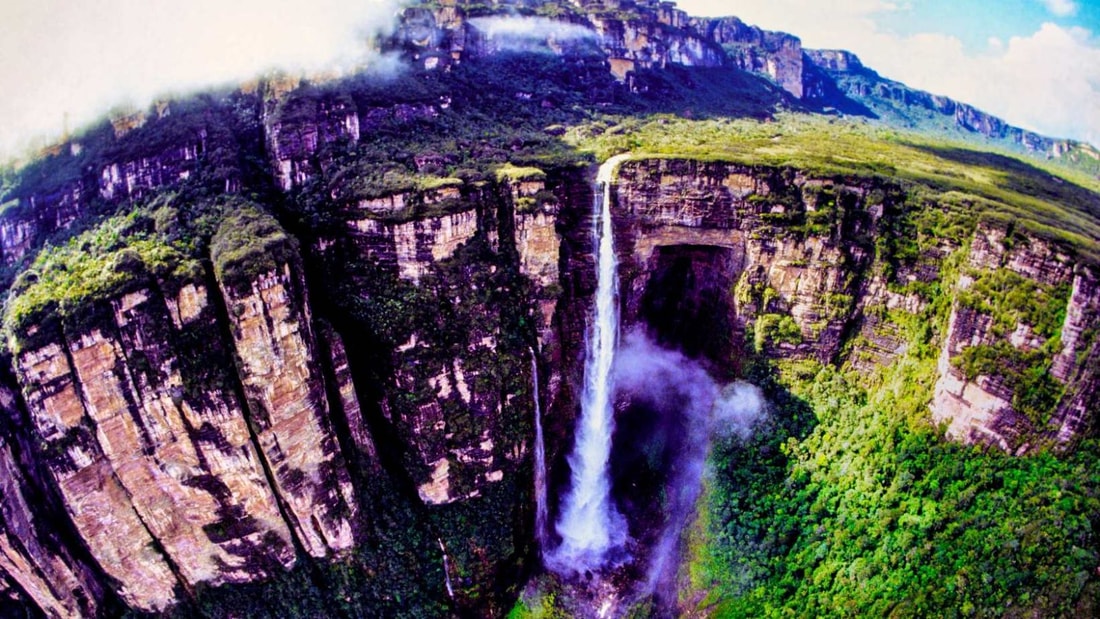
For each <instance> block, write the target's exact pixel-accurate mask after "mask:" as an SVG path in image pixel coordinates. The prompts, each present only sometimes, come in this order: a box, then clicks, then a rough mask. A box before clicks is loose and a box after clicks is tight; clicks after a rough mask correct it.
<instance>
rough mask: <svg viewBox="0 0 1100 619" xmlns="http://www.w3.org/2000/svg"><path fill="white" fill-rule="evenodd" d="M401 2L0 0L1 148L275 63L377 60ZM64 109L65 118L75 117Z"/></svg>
mask: <svg viewBox="0 0 1100 619" xmlns="http://www.w3.org/2000/svg"><path fill="white" fill-rule="evenodd" d="M397 6H398V5H397V2H396V1H395V0H316V1H315V2H309V3H302V2H296V1H294V0H262V1H261V0H234V1H233V2H224V1H218V0H187V1H186V2H180V1H179V0H101V1H96V2H69V1H65V0H12V1H9V2H3V3H0V24H2V26H0V27H2V28H3V36H0V57H3V58H4V62H3V63H0V91H2V92H3V93H4V96H3V97H0V118H3V119H4V122H3V123H2V124H0V158H6V157H8V156H11V155H14V154H16V152H17V150H18V149H21V148H25V147H27V146H29V145H30V144H31V143H32V142H33V141H35V140H36V139H57V138H58V137H60V135H61V134H62V132H63V128H64V127H65V125H66V124H67V125H68V129H69V130H73V129H76V128H79V127H81V126H83V125H85V124H86V123H88V122H91V121H93V120H95V119H96V118H98V117H100V116H102V115H103V114H104V113H106V112H107V111H108V110H110V109H112V108H117V107H131V108H139V109H140V108H144V107H145V106H147V105H148V104H149V103H150V102H151V101H152V100H154V99H155V98H157V97H160V96H163V95H166V94H173V93H177V94H178V93H186V92H189V91H193V90H196V89H201V88H209V87H212V86H218V85H221V84H226V83H236V82H240V81H245V80H248V79H251V78H253V77H256V76H258V75H260V74H261V73H264V72H267V71H272V70H283V71H288V72H334V73H339V72H342V71H346V70H348V69H350V68H353V67H357V66H361V65H362V64H364V63H366V62H368V61H369V60H370V59H371V54H370V50H369V46H368V40H369V39H370V38H371V37H372V35H375V34H377V33H380V32H388V31H391V30H392V28H393V26H394V24H395V15H396V11H397ZM66 118H67V123H66Z"/></svg>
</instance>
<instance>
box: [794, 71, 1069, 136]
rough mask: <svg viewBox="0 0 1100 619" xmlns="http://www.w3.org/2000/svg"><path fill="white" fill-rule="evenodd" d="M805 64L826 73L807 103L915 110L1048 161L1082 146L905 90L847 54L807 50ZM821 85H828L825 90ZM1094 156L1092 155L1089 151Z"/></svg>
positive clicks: (807, 83) (810, 86) (813, 80)
mask: <svg viewBox="0 0 1100 619" xmlns="http://www.w3.org/2000/svg"><path fill="white" fill-rule="evenodd" d="M805 62H806V64H807V65H812V66H813V67H814V68H817V69H820V70H821V71H823V73H822V74H820V75H815V74H814V73H813V72H807V73H806V79H805V80H804V84H803V92H804V93H805V97H806V100H807V101H809V102H818V103H820V104H824V105H835V106H837V107H843V104H840V103H838V102H836V101H835V100H833V99H834V97H831V96H829V93H832V92H834V91H838V92H839V93H840V95H841V96H842V97H850V98H852V99H854V100H856V101H860V102H867V105H868V106H869V107H870V109H871V110H874V109H875V108H876V102H877V101H881V100H885V101H888V102H893V103H895V104H901V105H904V106H912V107H916V108H920V109H922V110H926V111H928V112H932V113H935V114H939V115H941V116H943V117H945V119H947V120H948V121H949V122H951V123H953V124H954V125H955V126H957V127H958V128H959V129H961V130H963V131H965V132H970V133H976V134H979V135H982V136H984V137H986V138H989V139H994V140H1002V141H1005V142H1008V143H1010V144H1013V145H1016V146H1018V147H1021V148H1023V149H1025V150H1027V151H1029V152H1032V153H1036V154H1040V155H1044V156H1047V157H1061V156H1063V155H1064V154H1066V153H1067V152H1069V151H1076V150H1078V149H1080V147H1081V145H1078V144H1076V143H1073V142H1071V141H1067V140H1056V139H1052V138H1048V137H1045V136H1041V135H1039V134H1037V133H1033V132H1031V131H1026V130H1024V129H1020V128H1019V127H1013V126H1012V125H1009V124H1008V123H1006V122H1005V121H1003V120H1001V119H1000V118H997V117H996V116H993V115H991V114H988V113H986V112H983V111H981V110H979V109H977V108H975V107H973V106H971V105H967V104H966V103H961V102H958V101H955V100H954V99H950V98H948V97H944V96H940V95H934V94H931V93H929V92H925V91H923V90H916V89H913V88H910V87H908V86H906V85H905V84H902V83H899V82H895V81H892V80H889V79H885V78H883V77H881V76H879V74H878V73H876V72H874V71H872V70H871V69H869V68H867V67H866V66H864V65H863V63H862V62H860V60H859V58H858V57H856V56H855V54H852V53H851V52H847V51H844V50H806V52H805ZM822 81H825V82H827V84H823V83H822ZM1087 150H1091V149H1087Z"/></svg>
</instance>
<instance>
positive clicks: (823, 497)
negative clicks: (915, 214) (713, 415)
mask: <svg viewBox="0 0 1100 619" xmlns="http://www.w3.org/2000/svg"><path fill="white" fill-rule="evenodd" d="M947 262H948V263H950V262H951V261H950V260H948V261H947ZM948 268H950V267H948ZM1003 277H1004V275H1003V274H1000V273H993V274H989V277H988V278H987V281H989V282H993V281H995V280H998V279H999V278H1003ZM1033 292H1034V291H1033ZM1055 294H1057V295H1060V294H1061V293H1060V292H1056V293H1055ZM945 299H946V297H945V296H941V298H940V299H937V302H936V303H933V304H931V305H929V306H928V308H927V309H926V310H925V311H924V312H923V313H922V314H920V315H910V314H907V313H905V312H900V311H897V310H885V309H883V310H881V311H879V312H878V313H879V315H880V317H881V318H882V319H885V320H886V321H887V322H888V323H889V324H896V325H898V327H899V328H898V331H897V332H898V333H900V334H902V335H903V336H904V337H905V338H906V339H907V340H908V342H909V346H908V353H907V354H906V356H904V357H902V358H901V359H899V360H898V361H896V362H895V363H894V365H892V366H890V367H889V368H885V369H883V370H880V371H879V373H878V376H877V377H870V378H869V377H867V376H860V375H857V374H855V373H848V372H846V371H845V370H844V369H843V368H841V369H837V368H835V367H833V366H821V365H820V364H817V363H816V362H812V361H797V360H792V361H784V362H781V363H776V364H773V363H772V362H769V361H767V360H766V358H764V357H759V356H758V357H756V358H755V359H754V360H753V361H752V363H751V364H750V366H749V367H748V368H747V371H748V376H749V378H750V379H751V380H753V381H754V382H756V383H757V384H760V385H762V386H763V387H764V388H765V391H766V392H767V394H768V397H769V400H770V401H771V403H772V408H771V421H770V424H769V427H768V428H766V429H764V430H763V431H762V432H759V433H757V434H756V435H755V436H754V437H753V438H752V439H751V440H749V441H748V442H747V443H744V444H742V443H740V442H738V441H736V440H733V441H725V442H721V443H720V444H719V445H717V446H716V448H715V449H714V451H713V454H712V457H711V466H712V470H713V472H714V474H713V476H712V477H711V478H710V480H709V482H708V487H707V492H706V495H705V497H704V500H703V501H702V503H701V505H702V510H703V511H702V514H701V518H700V521H699V523H698V524H697V527H696V530H695V531H694V532H693V533H692V535H691V543H692V552H691V556H692V557H693V559H692V562H691V564H690V566H689V568H690V569H689V574H690V576H691V585H692V588H693V589H695V590H698V591H704V592H709V593H708V595H707V596H706V598H705V599H704V601H703V602H702V603H701V606H702V607H704V608H707V609H708V612H711V613H713V614H714V615H715V616H719V617H787V616H816V617H847V616H892V617H919V616H929V615H940V614H942V613H944V612H950V613H951V614H952V615H955V616H978V617H992V616H1032V615H1033V614H1037V615H1039V616H1083V615H1085V614H1089V613H1091V612H1094V609H1093V607H1092V604H1093V601H1094V600H1095V598H1096V595H1097V593H1098V592H1100V579H1098V578H1097V576H1096V572H1095V568H1096V565H1097V564H1098V563H1100V551H1098V548H1100V538H1098V537H1097V536H1096V533H1095V531H1094V528H1093V520H1094V517H1095V513H1097V510H1098V509H1100V474H1097V472H1096V471H1098V470H1100V466H1098V464H1100V444H1098V443H1096V442H1095V441H1086V442H1085V443H1083V444H1082V445H1081V446H1080V447H1079V448H1078V450H1077V451H1076V452H1075V453H1074V454H1073V455H1071V456H1059V455H1056V454H1054V453H1051V452H1045V451H1044V452H1040V453H1037V454H1034V455H1031V456H1027V457H1013V456H1009V455H1006V454H1003V453H1001V452H1000V451H999V450H985V449H982V448H980V447H967V446H963V445H958V444H953V443H949V442H944V441H943V440H942V439H941V438H940V433H939V431H938V430H937V429H936V428H935V427H932V426H931V425H930V424H929V421H928V419H929V415H928V403H929V401H930V399H931V396H932V387H933V385H934V382H935V378H936V363H937V355H938V350H939V347H938V346H935V345H930V344H931V343H932V342H936V341H939V340H941V339H942V337H943V335H944V334H943V329H944V327H945V324H946V318H947V312H948V311H949V310H950V304H949V303H948V302H945ZM1062 301H1063V302H1064V298H1063V299H1062ZM1013 307H1014V308H1015V310H1019V311H1025V310H1024V309H1023V308H1025V307H1029V306H1025V305H1024V304H1020V305H1017V306H1013ZM1041 322H1042V321H1036V323H1037V324H1039V323H1041ZM1055 339H1057V338H1055ZM1003 348H1005V350H999V351H998V352H997V353H995V354H993V355H992V356H993V357H997V356H998V355H1000V356H1001V357H1004V356H1006V355H1009V354H1010V350H1011V351H1015V349H1014V348H1013V347H1011V346H1007V345H1006V346H1005V347H1003ZM1009 349H1010V350H1009ZM967 350H968V351H970V350H974V349H967ZM1044 352H1045V353H1046V355H1047V358H1048V359H1049V353H1050V351H1044ZM1013 354H1015V353H1013ZM773 365H775V366H778V368H779V370H780V371H779V372H778V373H775V371H774V370H773V369H772V367H773ZM1041 370H1042V371H1041V372H1039V373H1036V372H1034V371H1030V370H1029V371H1025V372H1023V373H1022V374H1021V376H1020V378H1019V381H1018V384H1017V385H1016V386H1017V401H1016V402H1015V403H1014V404H1015V405H1016V406H1017V409H1018V410H1020V411H1021V412H1024V413H1025V414H1028V415H1036V414H1038V413H1039V412H1040V411H1041V412H1042V414H1043V415H1049V414H1050V411H1051V409H1052V405H1053V402H1056V401H1057V398H1058V397H1059V396H1060V395H1061V392H1060V391H1057V392H1056V393H1052V389H1054V388H1055V387H1057V388H1058V389H1060V386H1057V383H1054V384H1052V383H1051V381H1050V379H1049V376H1048V375H1047V374H1046V372H1045V368H1042V369H1041ZM808 413H810V414H808ZM1045 420H1046V418H1045V417H1043V418H1042V419H1036V421H1037V422H1045Z"/></svg>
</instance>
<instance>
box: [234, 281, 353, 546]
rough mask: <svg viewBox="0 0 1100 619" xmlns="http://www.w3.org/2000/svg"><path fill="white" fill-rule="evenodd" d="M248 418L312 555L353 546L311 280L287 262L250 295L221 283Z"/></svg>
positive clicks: (348, 492) (349, 500)
mask: <svg viewBox="0 0 1100 619" xmlns="http://www.w3.org/2000/svg"><path fill="white" fill-rule="evenodd" d="M222 291H223V295H224V297H225V301H226V306H227V309H228V311H229V316H230V323H231V329H232V333H233V343H234V346H235V349H236V356H237V359H238V369H239V372H240V378H241V383H242V386H243V388H244V396H245V400H246V401H247V406H248V410H249V420H250V421H251V422H252V424H253V425H254V428H255V429H254V432H255V433H256V439H257V442H258V443H259V445H260V448H261V450H262V451H263V456H264V460H265V462H266V465H265V466H266V467H267V468H268V469H269V470H270V472H271V476H272V478H273V485H274V490H275V492H276V493H277V494H278V495H279V498H280V500H281V501H282V503H283V510H284V515H285V516H286V518H287V520H288V522H289V524H290V526H291V529H292V530H293V532H294V534H295V536H296V538H297V539H298V540H299V542H300V543H301V544H302V546H303V547H304V548H305V550H306V552H308V553H309V554H310V555H312V556H314V557H323V556H325V555H327V554H329V553H330V552H331V551H339V550H345V549H347V548H350V547H351V546H352V544H353V543H354V541H355V537H354V534H353V528H352V521H353V519H354V517H355V515H356V512H357V503H356V501H355V497H354V493H353V492H352V488H351V481H350V480H349V478H348V472H347V469H346V468H345V467H344V465H343V462H342V456H341V453H340V449H339V445H338V444H337V440H336V436H335V434H334V432H333V426H332V420H331V418H330V415H329V404H328V399H327V396H326V393H325V385H324V382H323V378H322V376H321V372H320V365H319V363H318V356H317V343H316V340H315V339H314V335H313V331H312V325H311V317H310V313H309V302H308V300H307V298H306V296H305V282H304V281H303V280H302V279H301V274H300V273H298V272H295V270H294V269H292V267H291V265H289V264H283V265H280V267H279V268H278V269H277V270H275V271H273V272H268V273H263V274H261V275H260V276H259V277H257V278H256V280H255V281H253V283H252V285H251V288H250V289H249V290H244V291H241V290H234V289H232V288H227V287H225V286H224V285H223V287H222Z"/></svg>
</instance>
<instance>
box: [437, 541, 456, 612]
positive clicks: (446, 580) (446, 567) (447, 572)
mask: <svg viewBox="0 0 1100 619" xmlns="http://www.w3.org/2000/svg"><path fill="white" fill-rule="evenodd" d="M436 541H438V542H439V550H441V551H442V552H443V584H445V585H447V597H449V598H451V599H452V600H453V599H455V590H454V587H452V586H451V564H450V562H449V561H447V547H446V546H444V545H443V539H442V538H438V537H437V538H436Z"/></svg>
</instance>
